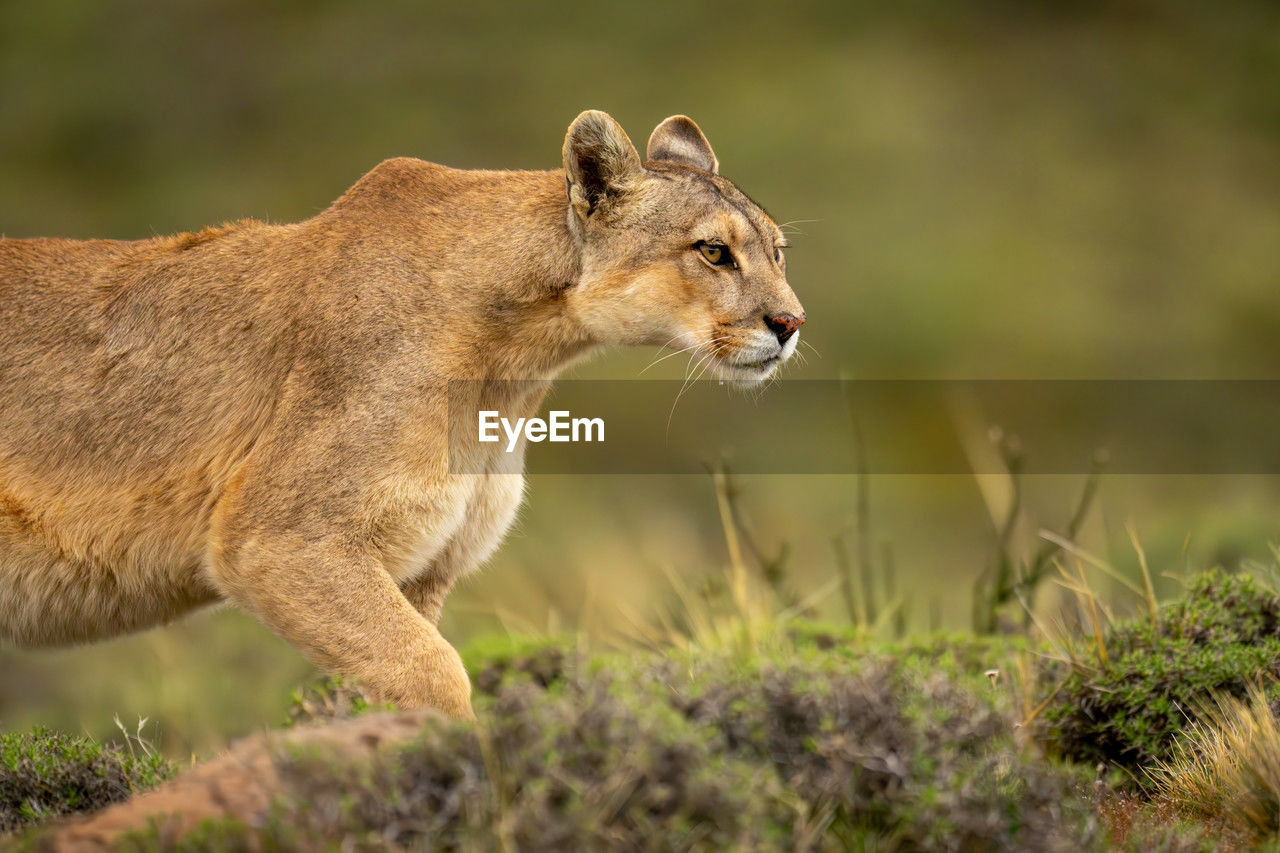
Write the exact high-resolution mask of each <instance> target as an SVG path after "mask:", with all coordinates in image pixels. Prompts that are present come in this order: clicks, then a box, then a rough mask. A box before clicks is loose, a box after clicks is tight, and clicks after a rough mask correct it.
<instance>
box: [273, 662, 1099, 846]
mask: <svg viewBox="0 0 1280 853" xmlns="http://www.w3.org/2000/svg"><path fill="white" fill-rule="evenodd" d="M536 657H537V656H536V655H534V656H533V657H532V658H531V659H530V661H529V665H528V666H525V665H522V663H521V661H520V660H513V661H509V662H508V665H507V666H506V667H505V670H504V671H505V675H504V676H503V677H502V678H501V679H500V680H498V681H497V682H495V683H492V684H491V685H490V688H491V689H490V693H491V696H485V695H483V694H481V697H480V699H479V703H478V704H479V706H480V707H479V711H480V719H481V721H482V722H481V726H480V730H479V732H477V731H476V730H474V729H471V728H468V727H466V726H450V725H443V724H441V725H429V726H427V727H425V728H424V730H423V732H422V735H421V737H420V738H419V739H418V740H417V742H415V743H413V744H412V745H410V746H407V747H405V748H402V749H400V750H398V751H396V752H394V753H393V754H389V755H387V756H384V757H383V758H382V759H379V760H377V761H375V762H374V764H373V765H372V766H358V767H334V766H332V764H331V763H327V762H325V760H324V759H317V758H316V757H314V756H311V757H308V756H296V757H293V758H289V759H287V760H286V761H287V763H286V767H285V771H284V772H285V778H286V779H287V780H288V782H289V786H290V791H289V792H288V794H287V795H286V796H285V798H284V800H283V801H282V805H281V806H280V811H279V812H278V813H277V814H276V816H275V819H274V820H272V821H271V822H270V826H274V827H288V831H287V833H285V832H284V831H283V830H272V829H270V828H268V829H267V830H265V831H266V832H267V833H274V832H277V831H278V832H281V833H282V834H280V835H279V836H278V837H273V838H271V839H263V840H264V841H270V843H271V844H274V845H276V846H283V847H304V848H305V847H309V846H316V845H335V846H355V847H359V846H360V845H361V844H363V843H366V842H371V841H372V840H373V839H377V840H378V842H377V843H380V844H381V843H389V844H390V845H392V846H394V847H410V848H414V847H420V846H423V845H428V846H431V847H445V848H471V847H493V846H499V845H506V846H511V847H515V848H517V849H535V850H536V849H602V848H611V849H613V848H623V849H633V848H646V847H650V846H652V845H653V844H654V843H660V844H661V846H662V848H663V849H689V848H722V847H740V846H746V847H748V848H757V847H762V846H763V847H785V848H793V847H794V848H800V849H807V848H813V847H816V846H820V845H822V844H829V843H830V842H831V840H832V838H835V839H838V840H839V842H840V843H841V844H844V845H847V846H853V847H857V846H862V845H866V844H873V843H874V844H878V843H890V844H891V845H893V846H900V847H909V848H921V849H984V850H1003V849H1008V850H1012V849H1018V850H1026V849H1054V848H1063V849H1070V848H1074V847H1076V846H1078V845H1081V844H1088V843H1091V839H1092V838H1093V836H1094V832H1095V829H1094V822H1093V818H1092V805H1091V803H1090V802H1089V799H1088V797H1087V796H1085V795H1083V794H1082V793H1081V791H1082V790H1083V788H1084V786H1083V785H1082V784H1081V781H1080V779H1079V776H1078V774H1074V773H1072V772H1070V771H1068V770H1065V769H1062V768H1059V767H1057V766H1055V765H1053V764H1050V763H1046V762H1043V761H1037V760H1035V759H1032V758H1030V757H1027V756H1026V755H1025V754H1024V751H1023V750H1022V749H1020V748H1019V747H1018V746H1017V745H1016V744H1015V742H1014V737H1013V725H1012V722H1011V719H1010V717H1009V715H1008V713H1007V709H1005V708H1004V707H1003V706H1002V699H1001V694H999V693H998V692H996V691H993V690H991V688H990V685H989V683H988V682H987V681H986V679H985V678H983V677H982V676H981V675H979V676H977V677H976V678H974V679H972V680H970V679H966V678H959V677H955V676H951V675H946V674H942V673H934V674H933V675H932V676H930V675H926V674H923V673H922V672H921V670H920V669H918V668H912V667H906V666H902V665H900V663H899V662H898V661H897V660H896V659H895V658H894V657H892V656H882V657H880V658H878V659H876V660H869V661H864V662H862V663H861V664H860V665H857V666H851V665H850V663H849V661H847V660H842V659H840V658H838V657H832V656H830V655H818V654H805V653H804V652H803V651H794V652H789V653H785V654H771V655H769V656H768V657H767V658H765V659H761V660H756V661H754V662H751V661H748V662H743V661H741V660H737V659H734V658H732V657H730V656H720V657H716V658H712V659H689V660H674V659H672V658H670V657H660V656H655V657H644V658H639V659H637V658H634V657H633V658H618V659H614V660H608V661H603V660H602V659H600V658H596V659H593V660H591V661H569V662H568V663H567V665H566V666H565V667H564V668H563V669H562V670H561V672H560V674H559V676H558V677H557V678H556V679H555V680H553V681H552V682H551V683H550V684H544V683H540V682H542V681H543V677H542V676H544V675H545V673H544V672H543V669H544V668H543V667H542V666H541V665H537V666H535V665H533V663H532V661H533V659H534V658H536ZM544 662H545V661H544Z"/></svg>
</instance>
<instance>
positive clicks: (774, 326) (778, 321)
mask: <svg viewBox="0 0 1280 853" xmlns="http://www.w3.org/2000/svg"><path fill="white" fill-rule="evenodd" d="M805 319H806V318H805V315H804V314H801V315H800V316H799V317H797V316H796V315H795V314H774V315H772V316H771V315H769V314H766V315H764V324H765V325H766V326H768V327H769V331H771V332H773V333H774V334H775V335H777V336H778V343H780V344H785V343H786V342H787V338H789V337H791V336H792V335H794V334H795V333H796V329H798V328H800V327H801V326H803V325H804V321H805Z"/></svg>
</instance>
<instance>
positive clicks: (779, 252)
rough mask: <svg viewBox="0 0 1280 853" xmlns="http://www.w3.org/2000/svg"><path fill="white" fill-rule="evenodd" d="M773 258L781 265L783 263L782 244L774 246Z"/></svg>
mask: <svg viewBox="0 0 1280 853" xmlns="http://www.w3.org/2000/svg"><path fill="white" fill-rule="evenodd" d="M773 259H774V260H775V261H777V262H778V264H779V265H781V264H782V247H781V246H774V247H773Z"/></svg>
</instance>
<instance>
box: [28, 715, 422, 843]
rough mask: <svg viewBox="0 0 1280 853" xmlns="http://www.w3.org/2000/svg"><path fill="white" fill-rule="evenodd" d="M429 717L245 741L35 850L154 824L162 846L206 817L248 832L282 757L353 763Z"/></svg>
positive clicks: (275, 782)
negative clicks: (237, 825) (234, 823)
mask: <svg viewBox="0 0 1280 853" xmlns="http://www.w3.org/2000/svg"><path fill="white" fill-rule="evenodd" d="M433 716H434V714H433V713H432V712H430V711H396V712H384V713H377V714H369V715H366V716H362V717H357V718H355V719H348V720H339V721H336V722H331V723H324V724H316V725H310V726H302V727H299V728H294V729H286V730H284V731H277V732H267V733H264V734H259V735H254V736H252V737H248V738H245V739H244V740H241V741H239V742H237V743H235V744H233V745H232V746H231V748H230V749H229V750H227V752H225V753H224V754H222V755H220V756H218V757H216V758H213V759H210V760H209V761H206V762H203V763H202V764H199V765H198V766H196V767H194V768H192V769H191V770H188V771H187V772H185V773H183V774H182V775H181V776H180V777H178V778H177V779H176V780H174V781H173V782H170V783H169V784H167V785H164V786H162V787H160V788H157V789H155V790H154V791H149V792H147V793H145V794H141V795H139V796H137V797H134V798H133V799H131V800H129V801H128V802H124V803H120V804H119V805H116V806H112V807H110V808H107V809H105V810H103V811H100V812H98V813H96V814H92V815H89V816H87V817H83V818H80V819H77V820H72V821H68V822H67V823H64V824H62V825H60V826H56V827H53V828H51V830H50V831H49V832H47V833H46V834H45V835H44V836H42V837H41V838H40V840H39V842H38V844H37V846H36V848H35V849H37V850H46V851H59V853H61V851H90V850H108V849H113V848H114V845H115V843H116V842H117V841H118V840H119V839H120V837H121V836H122V835H124V834H125V833H128V832H131V831H134V830H138V829H143V828H146V827H147V826H149V825H150V824H151V823H152V822H153V821H154V823H155V826H156V828H157V830H158V833H159V836H160V839H161V843H162V844H164V843H165V842H166V841H176V840H177V839H179V838H181V837H182V836H184V835H185V834H186V833H188V832H190V831H191V830H192V829H194V828H195V827H196V826H197V825H198V824H199V823H201V822H202V821H205V820H208V819H210V818H225V817H234V818H235V819H236V820H238V821H240V822H241V823H243V824H245V825H247V826H249V827H254V826H256V825H259V824H260V823H261V821H263V820H264V819H265V817H266V815H267V811H268V808H269V806H270V804H271V801H272V799H273V798H274V797H275V796H276V794H278V793H280V791H281V790H282V788H283V785H282V782H281V779H280V774H279V770H278V769H277V768H278V763H277V759H278V757H279V756H280V755H281V754H283V753H290V754H299V753H301V754H306V753H308V752H311V751H313V750H314V751H315V752H317V753H319V752H323V754H324V755H325V756H326V757H327V758H329V759H330V760H332V761H334V762H337V763H342V762H346V761H359V760H361V759H365V758H368V757H371V756H372V755H373V754H374V753H376V752H377V751H378V750H380V749H382V748H384V747H386V746H389V745H394V744H398V743H402V742H404V741H405V740H408V739H409V738H411V737H413V736H414V735H415V734H417V733H419V732H420V731H421V730H422V726H423V724H424V723H425V722H426V721H427V720H428V719H430V718H431V717H433Z"/></svg>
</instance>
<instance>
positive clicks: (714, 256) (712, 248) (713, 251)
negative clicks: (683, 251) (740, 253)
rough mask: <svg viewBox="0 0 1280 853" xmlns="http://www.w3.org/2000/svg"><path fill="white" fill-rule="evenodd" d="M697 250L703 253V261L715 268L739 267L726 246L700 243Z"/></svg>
mask: <svg viewBox="0 0 1280 853" xmlns="http://www.w3.org/2000/svg"><path fill="white" fill-rule="evenodd" d="M697 248H698V251H699V252H701V253H702V257H703V259H704V260H705V261H706V262H707V263H709V264H711V266H713V267H728V266H737V264H735V263H734V262H733V255H731V254H730V253H729V249H728V247H726V246H721V245H718V244H716V243H699V244H698V246H697Z"/></svg>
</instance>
